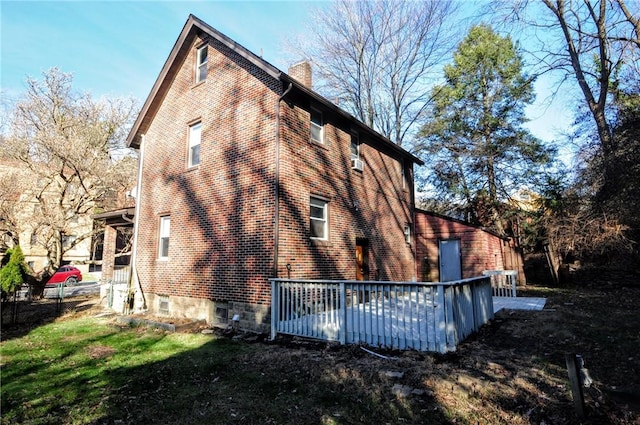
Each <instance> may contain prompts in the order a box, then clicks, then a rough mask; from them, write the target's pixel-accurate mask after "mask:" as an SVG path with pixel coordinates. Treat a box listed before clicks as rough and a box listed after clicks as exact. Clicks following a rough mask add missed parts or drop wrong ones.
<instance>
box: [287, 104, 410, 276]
mask: <svg viewBox="0 0 640 425" xmlns="http://www.w3.org/2000/svg"><path fill="white" fill-rule="evenodd" d="M314 106H315V105H314ZM283 112H284V114H285V119H284V120H283V128H282V135H283V137H282V140H283V142H282V158H281V176H282V184H281V193H282V196H281V227H280V232H281V233H280V236H281V238H280V240H281V243H280V248H279V249H280V260H279V275H280V276H282V277H287V276H288V275H287V271H286V269H285V266H286V264H290V265H291V277H292V278H334V279H355V278H356V266H355V246H356V239H357V238H360V239H364V240H366V241H367V243H368V246H369V249H368V254H369V256H368V264H369V270H370V274H369V278H370V279H371V280H374V279H376V278H379V279H381V280H397V281H400V280H404V281H407V280H412V279H413V278H414V267H413V264H414V253H413V247H412V245H409V244H406V243H405V241H404V234H403V229H404V225H405V224H406V223H408V224H410V225H412V223H413V217H412V213H411V211H412V208H411V207H412V205H411V201H412V197H411V194H412V191H413V187H412V186H411V185H407V187H406V188H403V187H402V172H401V161H400V160H399V158H395V157H393V155H392V154H388V153H384V152H381V151H379V150H377V149H374V148H373V147H371V146H370V145H368V144H367V143H366V142H367V138H366V137H365V135H364V134H360V142H361V147H360V158H361V160H362V161H363V164H364V167H363V170H362V172H360V171H357V170H353V169H352V168H351V153H350V146H351V134H350V128H349V127H348V126H347V125H344V124H343V123H341V122H340V120H339V117H335V116H331V114H330V113H329V112H328V111H324V115H323V117H324V118H325V121H327V123H326V124H325V129H324V136H325V137H324V143H323V144H318V143H315V142H311V141H310V137H309V131H310V130H309V119H310V118H309V112H308V108H299V107H295V108H293V109H289V108H286V107H285V108H284V111H283ZM311 196H318V197H320V198H323V199H325V200H328V201H329V227H330V230H329V239H328V240H327V241H318V240H312V239H310V238H309V199H310V197H311ZM412 227H413V226H412Z"/></svg>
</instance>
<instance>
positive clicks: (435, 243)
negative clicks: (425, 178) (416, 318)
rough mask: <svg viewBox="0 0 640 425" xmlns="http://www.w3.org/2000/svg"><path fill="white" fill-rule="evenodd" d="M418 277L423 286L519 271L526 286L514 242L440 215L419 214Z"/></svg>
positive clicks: (417, 226)
mask: <svg viewBox="0 0 640 425" xmlns="http://www.w3.org/2000/svg"><path fill="white" fill-rule="evenodd" d="M415 240H416V273H417V274H416V275H417V276H418V280H420V281H423V282H445V281H450V280H457V279H466V278H470V277H474V276H481V275H482V272H483V271H484V270H517V271H518V282H519V283H520V284H524V283H525V276H524V271H523V267H522V264H523V263H522V254H521V251H520V248H519V247H518V245H517V240H516V239H513V238H505V237H501V236H499V235H498V234H496V233H494V232H492V231H490V230H488V229H485V228H482V227H479V226H474V225H472V224H470V223H467V222H465V221H463V220H458V219H455V218H451V217H447V216H444V215H440V214H437V213H433V212H429V211H424V210H418V209H417V210H416V216H415Z"/></svg>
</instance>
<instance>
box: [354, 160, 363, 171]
mask: <svg viewBox="0 0 640 425" xmlns="http://www.w3.org/2000/svg"><path fill="white" fill-rule="evenodd" d="M362 166H363V164H362V160H361V159H357V158H351V168H353V169H354V170H358V171H362Z"/></svg>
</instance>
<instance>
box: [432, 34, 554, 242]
mask: <svg viewBox="0 0 640 425" xmlns="http://www.w3.org/2000/svg"><path fill="white" fill-rule="evenodd" d="M444 76H445V82H444V84H442V85H439V86H436V87H435V88H434V90H433V97H434V99H435V108H434V110H433V113H432V114H431V119H430V121H429V122H428V123H427V124H426V125H425V126H424V127H423V128H422V143H421V145H420V149H421V153H422V155H423V157H424V159H425V162H426V163H427V164H430V166H431V171H432V173H431V174H430V178H429V179H428V180H427V182H426V183H427V184H430V185H431V188H432V189H434V191H435V193H436V196H437V198H438V199H440V200H441V201H442V202H444V203H448V204H453V205H456V206H458V208H459V209H460V211H461V212H462V213H463V214H464V218H465V219H467V220H469V221H471V222H474V223H477V224H481V225H484V226H489V227H492V228H494V229H495V230H496V231H498V232H500V233H505V226H504V223H503V219H504V217H505V216H506V215H508V211H506V210H505V209H508V207H506V205H507V204H508V202H509V201H510V200H512V199H513V197H514V195H517V194H521V193H523V192H526V191H529V192H534V193H535V192H537V191H538V187H539V185H540V184H541V183H542V182H543V181H544V180H545V175H546V171H547V170H546V169H545V167H548V166H550V165H551V164H552V160H553V158H554V156H555V150H554V149H553V148H548V147H545V146H543V145H542V143H541V142H540V140H538V139H536V138H535V137H533V135H531V133H530V132H529V131H528V130H526V129H524V128H523V127H522V124H524V123H525V122H526V118H525V114H524V108H525V106H526V105H528V104H530V103H531V102H533V100H534V93H533V79H532V78H530V77H528V76H527V75H526V74H525V73H524V72H523V62H522V59H521V56H520V54H519V52H518V49H517V47H516V46H515V45H514V43H513V42H512V41H511V39H510V38H509V37H502V36H500V35H498V34H496V33H495V32H494V31H493V30H492V28H491V27H489V26H488V25H477V26H474V27H472V28H471V30H470V31H469V34H468V35H467V37H466V38H465V39H464V40H463V41H462V42H461V43H460V45H459V46H458V49H457V50H456V52H455V53H454V57H453V63H452V64H449V65H446V66H445V68H444Z"/></svg>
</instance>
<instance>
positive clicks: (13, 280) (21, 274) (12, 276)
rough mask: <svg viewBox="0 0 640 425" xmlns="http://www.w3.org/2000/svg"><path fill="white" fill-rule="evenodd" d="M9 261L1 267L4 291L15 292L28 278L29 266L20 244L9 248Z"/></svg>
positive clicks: (0, 283) (1, 283) (0, 277)
mask: <svg viewBox="0 0 640 425" xmlns="http://www.w3.org/2000/svg"><path fill="white" fill-rule="evenodd" d="M7 255H8V256H9V262H8V263H7V264H6V265H4V266H3V267H2V268H1V269H0V287H1V288H2V292H4V293H7V294H13V293H14V292H15V291H16V290H17V289H18V288H19V287H20V285H22V283H24V282H25V281H26V280H27V266H26V264H25V262H24V255H23V254H22V250H21V249H20V247H19V246H16V247H14V248H11V249H9V250H7Z"/></svg>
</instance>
